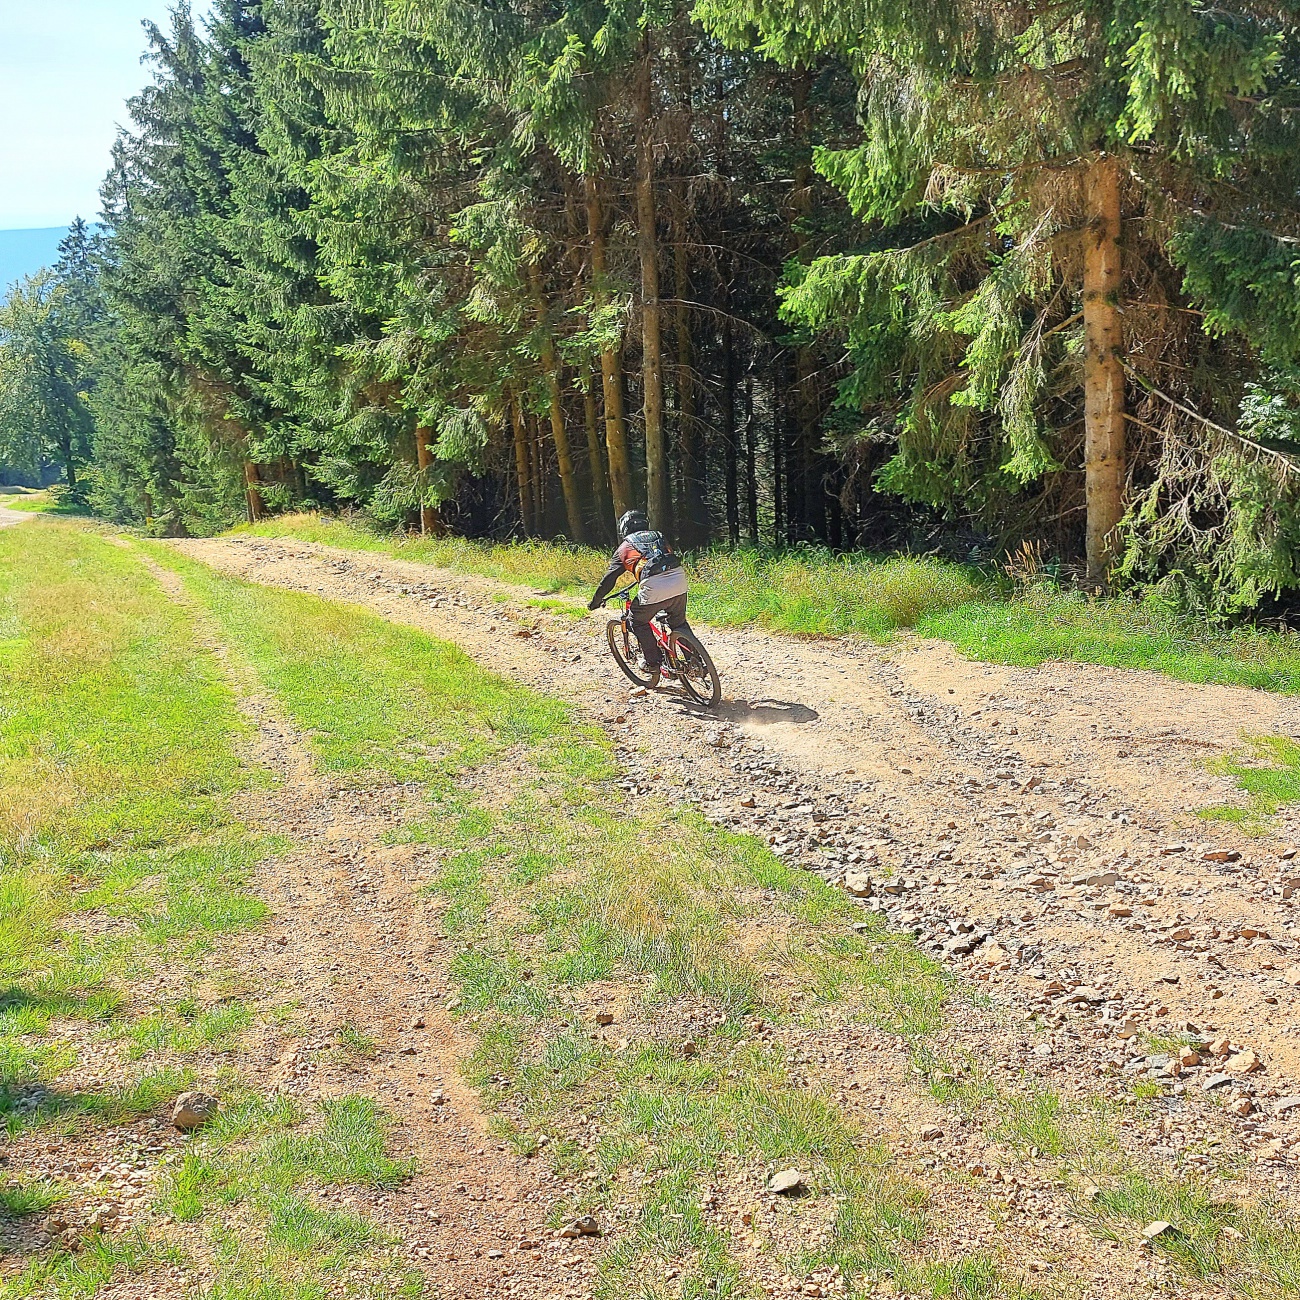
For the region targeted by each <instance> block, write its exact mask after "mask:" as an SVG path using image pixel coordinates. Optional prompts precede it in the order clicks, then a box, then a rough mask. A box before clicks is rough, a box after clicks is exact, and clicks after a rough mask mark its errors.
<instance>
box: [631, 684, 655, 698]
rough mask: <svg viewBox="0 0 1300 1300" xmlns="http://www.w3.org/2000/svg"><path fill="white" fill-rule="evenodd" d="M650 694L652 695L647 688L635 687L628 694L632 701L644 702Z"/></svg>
mask: <svg viewBox="0 0 1300 1300" xmlns="http://www.w3.org/2000/svg"><path fill="white" fill-rule="evenodd" d="M649 694H650V691H649V689H648V688H647V687H645V686H634V687H633V688H632V689H631V690H630V691H629V692H628V696H629V698H630V699H633V700H643V699H645V697H646V696H647V695H649Z"/></svg>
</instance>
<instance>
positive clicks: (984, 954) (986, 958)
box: [980, 942, 1011, 966]
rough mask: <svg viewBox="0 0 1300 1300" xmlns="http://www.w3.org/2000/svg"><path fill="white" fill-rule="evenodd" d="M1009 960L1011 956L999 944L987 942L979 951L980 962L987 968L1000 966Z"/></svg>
mask: <svg viewBox="0 0 1300 1300" xmlns="http://www.w3.org/2000/svg"><path fill="white" fill-rule="evenodd" d="M1010 960H1011V954H1010V953H1009V952H1008V951H1007V950H1006V949H1005V948H1004V947H1003V946H1002V945H1001V944H1000V943H993V942H989V943H986V944H985V945H984V947H982V948H981V949H980V961H982V962H985V963H986V964H987V965H989V966H1001V965H1002V963H1003V962H1004V961H1010Z"/></svg>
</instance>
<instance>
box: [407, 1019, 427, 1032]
mask: <svg viewBox="0 0 1300 1300" xmlns="http://www.w3.org/2000/svg"><path fill="white" fill-rule="evenodd" d="M407 1028H409V1029H423V1028H424V1017H423V1016H416V1017H415V1018H414V1019H413V1020H412V1021H411V1023H410V1024H409V1025H408V1026H407Z"/></svg>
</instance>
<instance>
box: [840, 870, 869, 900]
mask: <svg viewBox="0 0 1300 1300" xmlns="http://www.w3.org/2000/svg"><path fill="white" fill-rule="evenodd" d="M872 889H873V886H872V884H871V877H870V876H869V875H867V873H866V872H865V871H846V872H845V873H844V892H845V893H847V894H852V895H853V897H854V898H870V897H871V894H872Z"/></svg>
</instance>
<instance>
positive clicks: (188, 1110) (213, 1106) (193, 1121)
mask: <svg viewBox="0 0 1300 1300" xmlns="http://www.w3.org/2000/svg"><path fill="white" fill-rule="evenodd" d="M220 1109H221V1103H220V1102H219V1101H218V1100H217V1099H216V1098H215V1097H210V1096H209V1095H208V1094H207V1093H206V1092H183V1093H181V1095H180V1096H179V1097H177V1098H176V1102H175V1104H174V1105H173V1106H172V1123H173V1124H175V1125H176V1127H177V1128H178V1129H180V1131H181V1132H182V1133H188V1132H190V1130H191V1129H196V1128H202V1127H203V1126H204V1124H206V1123H207V1122H208V1121H209V1120H210V1119H212V1118H213V1117H214V1116H215V1115H216V1113H217V1111H219V1110H220Z"/></svg>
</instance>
